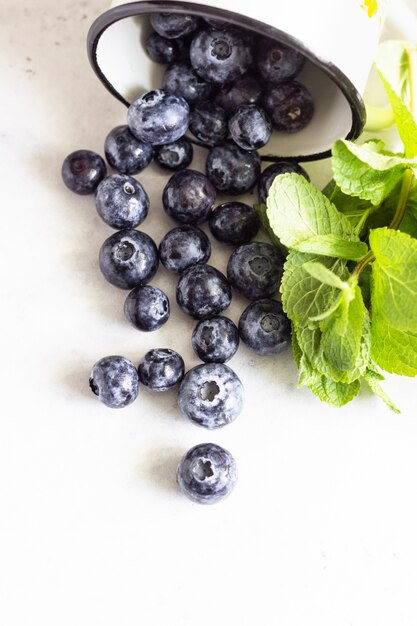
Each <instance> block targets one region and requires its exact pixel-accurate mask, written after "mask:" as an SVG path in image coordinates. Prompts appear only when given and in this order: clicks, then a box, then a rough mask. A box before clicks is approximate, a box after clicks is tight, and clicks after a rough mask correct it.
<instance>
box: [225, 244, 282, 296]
mask: <svg viewBox="0 0 417 626" xmlns="http://www.w3.org/2000/svg"><path fill="white" fill-rule="evenodd" d="M282 273H283V260H282V257H281V255H280V253H279V252H278V250H277V248H276V247H275V246H273V245H272V244H270V243H263V242H252V243H245V244H242V245H241V246H239V247H238V248H236V250H234V252H233V253H232V254H231V256H230V258H229V262H228V264H227V278H228V279H229V281H230V284H231V285H232V286H233V287H234V288H235V289H237V291H239V292H240V293H241V294H243V295H244V296H245V297H246V298H248V299H249V300H257V299H258V298H270V297H272V296H274V295H275V294H276V293H277V292H278V290H279V287H280V284H281V278H282Z"/></svg>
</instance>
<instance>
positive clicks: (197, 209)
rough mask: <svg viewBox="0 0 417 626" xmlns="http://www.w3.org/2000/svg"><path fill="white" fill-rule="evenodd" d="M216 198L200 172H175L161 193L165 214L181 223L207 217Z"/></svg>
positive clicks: (197, 221)
mask: <svg viewBox="0 0 417 626" xmlns="http://www.w3.org/2000/svg"><path fill="white" fill-rule="evenodd" d="M215 198H216V190H215V189H214V187H213V185H212V184H211V182H210V181H209V179H208V178H207V176H204V174H202V173H201V172H198V171H197V170H182V171H181V172H175V174H173V175H172V176H171V178H170V179H169V181H168V182H167V184H166V185H165V187H164V190H163V193H162V204H163V206H164V209H165V211H166V212H167V214H168V215H169V216H170V217H172V218H173V219H174V220H176V221H177V222H180V223H182V224H200V223H201V222H204V221H205V220H206V219H207V216H208V214H209V211H210V209H211V208H212V206H213V204H214V200H215Z"/></svg>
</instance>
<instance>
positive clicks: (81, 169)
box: [61, 150, 107, 195]
mask: <svg viewBox="0 0 417 626" xmlns="http://www.w3.org/2000/svg"><path fill="white" fill-rule="evenodd" d="M106 173H107V167H106V164H105V162H104V160H103V159H102V158H101V156H100V155H99V154H97V153H96V152H93V151H92V150H76V151H75V152H71V154H69V155H68V156H67V157H65V159H64V162H63V163H62V168H61V176H62V180H63V181H64V183H65V185H66V186H67V187H68V189H70V190H71V191H73V192H74V193H78V194H80V195H87V194H90V193H94V192H95V190H96V189H97V186H98V184H99V182H100V181H102V180H103V178H104V177H105V175H106Z"/></svg>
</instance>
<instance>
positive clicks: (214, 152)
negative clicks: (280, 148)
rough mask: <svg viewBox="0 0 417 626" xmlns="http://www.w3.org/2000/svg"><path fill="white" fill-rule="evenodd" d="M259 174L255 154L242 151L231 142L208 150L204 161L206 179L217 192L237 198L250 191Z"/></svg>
mask: <svg viewBox="0 0 417 626" xmlns="http://www.w3.org/2000/svg"><path fill="white" fill-rule="evenodd" d="M260 172H261V165H260V159H259V155H258V153H257V152H255V151H253V152H250V151H248V150H242V148H240V147H239V146H237V145H236V144H235V143H234V142H233V141H226V142H225V143H224V144H222V145H220V146H214V147H213V148H211V149H210V152H209V153H208V155H207V159H206V174H207V178H208V179H209V180H210V181H211V182H212V183H213V185H214V187H215V188H216V189H217V191H221V192H222V193H225V194H230V195H231V196H239V195H241V194H243V193H246V192H247V191H250V190H251V189H252V188H253V187H254V186H255V185H256V183H257V182H258V177H259V174H260Z"/></svg>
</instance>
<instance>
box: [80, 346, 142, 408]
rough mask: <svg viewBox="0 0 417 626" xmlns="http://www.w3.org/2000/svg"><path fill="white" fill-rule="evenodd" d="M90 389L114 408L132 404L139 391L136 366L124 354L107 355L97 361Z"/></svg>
mask: <svg viewBox="0 0 417 626" xmlns="http://www.w3.org/2000/svg"><path fill="white" fill-rule="evenodd" d="M89 383H90V389H91V391H92V392H93V393H94V394H95V395H96V396H97V397H98V399H99V400H101V402H103V403H104V404H105V405H106V406H108V407H110V408H112V409H119V408H122V407H125V406H127V405H128V404H131V403H132V402H133V401H134V400H135V399H136V398H137V395H138V393H139V377H138V373H137V371H136V368H135V366H134V365H133V363H132V362H131V361H129V359H126V358H125V357H124V356H117V355H114V356H107V357H104V358H102V359H100V360H99V361H97V363H95V365H94V366H93V368H92V370H91V374H90V380H89Z"/></svg>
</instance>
